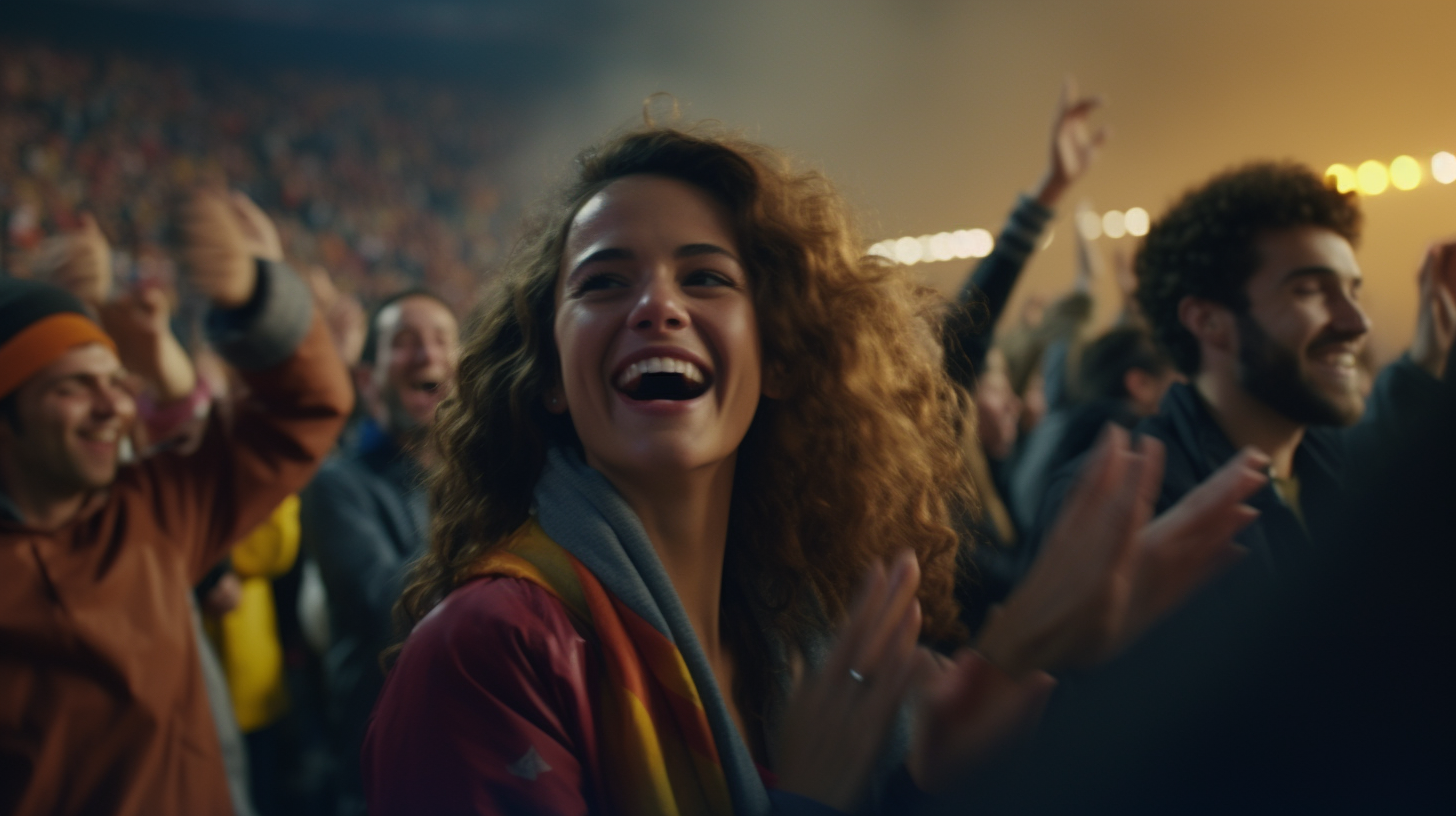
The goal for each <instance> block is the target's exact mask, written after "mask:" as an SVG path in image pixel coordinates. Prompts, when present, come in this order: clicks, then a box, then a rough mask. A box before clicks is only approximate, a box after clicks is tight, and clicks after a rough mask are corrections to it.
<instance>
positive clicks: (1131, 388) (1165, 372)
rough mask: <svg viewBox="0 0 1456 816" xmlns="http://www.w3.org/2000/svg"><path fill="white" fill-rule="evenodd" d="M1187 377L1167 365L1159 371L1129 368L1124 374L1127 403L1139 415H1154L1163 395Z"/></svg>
mask: <svg viewBox="0 0 1456 816" xmlns="http://www.w3.org/2000/svg"><path fill="white" fill-rule="evenodd" d="M1184 381H1185V378H1184V377H1183V375H1182V374H1181V373H1179V372H1178V369H1176V368H1174V367H1173V366H1171V365H1170V366H1166V367H1165V368H1163V369H1161V370H1159V371H1147V370H1144V369H1141V368H1129V369H1128V370H1127V373H1126V374H1124V375H1123V380H1122V382H1123V386H1124V387H1125V388H1126V389H1127V405H1128V407H1129V408H1131V409H1132V410H1133V412H1134V413H1136V414H1137V415H1138V416H1145V417H1146V416H1152V415H1153V414H1156V413H1157V412H1158V406H1159V405H1160V404H1161V403H1162V402H1163V396H1164V395H1165V394H1167V393H1168V389H1169V388H1172V387H1173V383H1175V382H1184Z"/></svg>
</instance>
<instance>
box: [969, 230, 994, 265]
mask: <svg viewBox="0 0 1456 816" xmlns="http://www.w3.org/2000/svg"><path fill="white" fill-rule="evenodd" d="M967 240H968V242H969V243H970V250H971V257H972V258H984V257H986V256H987V255H990V254H991V250H993V249H995V248H996V239H995V238H992V237H991V233H989V232H987V231H986V230H983V229H981V228H980V227H977V228H976V229H973V230H970V231H969V232H968V234H967Z"/></svg>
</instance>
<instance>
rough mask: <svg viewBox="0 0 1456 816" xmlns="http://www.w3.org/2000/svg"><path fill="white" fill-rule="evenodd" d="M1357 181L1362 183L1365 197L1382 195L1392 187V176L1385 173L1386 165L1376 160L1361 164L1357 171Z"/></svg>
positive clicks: (1361, 190)
mask: <svg viewBox="0 0 1456 816" xmlns="http://www.w3.org/2000/svg"><path fill="white" fill-rule="evenodd" d="M1355 180H1356V181H1358V182H1359V183H1360V192H1362V193H1364V194H1365V195H1380V194H1381V193H1383V192H1385V188H1386V187H1389V186H1390V174H1389V173H1387V172H1386V171H1385V165H1383V164H1381V163H1380V162H1378V161H1376V160H1374V159H1371V160H1370V161H1367V162H1361V163H1360V167H1359V169H1357V170H1356V171H1355Z"/></svg>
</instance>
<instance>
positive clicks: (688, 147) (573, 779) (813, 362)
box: [364, 128, 1257, 814]
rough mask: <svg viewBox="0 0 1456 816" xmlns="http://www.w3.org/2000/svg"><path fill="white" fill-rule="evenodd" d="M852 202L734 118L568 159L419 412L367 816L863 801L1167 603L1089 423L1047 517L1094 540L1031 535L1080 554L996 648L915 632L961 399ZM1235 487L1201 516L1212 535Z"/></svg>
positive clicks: (1122, 446)
mask: <svg viewBox="0 0 1456 816" xmlns="http://www.w3.org/2000/svg"><path fill="white" fill-rule="evenodd" d="M844 212H845V210H844V207H843V205H842V203H841V202H840V200H839V199H838V198H837V196H836V195H835V194H834V192H833V191H832V189H831V187H830V186H829V184H828V183H827V182H826V181H825V180H824V179H823V178H822V177H821V176H820V175H818V174H815V173H799V172H793V171H791V170H790V169H789V168H788V166H787V164H786V162H784V161H783V160H782V159H781V158H779V157H777V156H776V155H775V154H773V153H771V152H770V151H768V150H766V149H764V148H762V147H759V146H756V145H752V144H748V143H744V142H740V141H736V140H733V139H729V138H722V137H717V136H707V135H701V134H696V133H691V132H684V131H680V130H674V129H665V128H653V129H649V130H646V131H642V132H637V133H633V134H630V135H627V136H624V137H621V138H618V139H616V140H614V141H612V142H609V143H608V144H606V145H604V146H602V147H601V148H599V149H597V150H595V151H593V152H589V153H587V154H585V155H584V156H583V158H582V159H581V162H580V174H579V177H578V179H577V181H576V182H575V184H574V185H573V186H572V187H571V188H570V189H569V190H567V191H566V193H565V195H563V196H562V197H561V198H560V200H559V201H557V202H556V205H555V208H554V209H553V210H551V211H550V212H549V213H547V214H546V215H545V216H543V217H542V219H541V220H540V221H539V223H538V225H537V227H536V228H535V230H534V231H533V232H532V233H531V236H530V237H529V238H528V239H527V240H526V241H525V242H523V243H522V245H521V246H520V248H519V250H518V251H517V253H516V255H515V256H514V259H513V261H512V263H511V265H510V267H509V268H508V270H507V271H506V273H505V275H504V276H503V278H502V281H501V284H500V290H499V291H498V292H496V293H495V295H494V297H493V298H492V299H491V300H490V302H489V303H488V305H487V306H486V307H485V311H484V313H483V314H482V315H481V316H480V319H479V320H477V322H476V323H475V325H474V327H473V329H472V330H471V332H470V335H469V337H468V340H467V342H466V345H465V349H464V352H463V354H462V357H461V361H460V367H459V375H458V376H459V380H458V386H457V391H456V394H455V396H454V397H453V398H452V399H451V400H450V401H448V402H447V403H446V404H445V405H444V406H443V408H442V415H441V420H440V422H439V423H438V424H437V428H438V431H437V433H438V436H437V439H436V442H437V444H438V445H439V446H440V450H441V453H442V456H443V466H442V467H441V469H440V471H439V472H438V473H437V474H436V476H435V479H434V488H433V490H434V499H435V530H434V541H433V546H432V549H431V551H430V552H429V554H428V555H427V556H426V557H425V558H424V559H423V560H422V561H421V563H420V564H419V565H418V567H417V569H416V571H415V573H414V575H413V579H412V583H411V586H410V588H409V589H408V591H407V592H406V594H405V597H404V600H403V602H402V609H403V610H404V612H405V614H406V616H407V618H408V621H409V622H410V624H412V627H413V628H412V632H411V634H410V636H409V638H408V640H407V642H406V643H405V645H404V648H403V650H402V652H401V653H400V655H399V657H398V660H397V662H396V664H395V665H394V667H393V669H392V671H391V673H390V676H389V679H388V683H387V685H386V687H385V690H384V693H383V695H382V697H381V699H380V702H379V705H378V707H377V709H376V713H375V718H374V721H373V724H372V727H371V730H370V734H369V738H368V743H367V745H366V748H365V756H364V762H365V774H366V777H367V778H368V780H369V782H368V788H369V795H370V805H371V807H370V810H371V812H374V813H381V814H389V813H427V812H428V813H511V814H520V813H630V814H657V813H662V814H666V813H685V814H687V813H702V814H728V813H739V814H763V813H769V812H771V811H783V812H787V811H791V810H795V809H805V808H807V809H809V810H807V811H806V812H818V811H815V810H814V809H815V808H820V809H822V808H823V807H824V806H829V807H832V808H837V809H839V810H843V811H853V810H856V809H860V808H868V809H876V808H882V807H885V806H886V803H887V802H890V801H892V800H895V798H896V797H899V796H904V795H908V794H911V793H913V792H915V791H916V790H917V789H925V788H934V787H936V786H937V785H940V784H944V782H945V781H946V780H947V779H948V778H951V777H953V775H954V774H955V772H956V771H958V770H960V769H961V768H962V767H963V766H964V765H965V764H966V763H968V762H971V761H974V760H975V759H977V758H979V757H981V756H983V755H984V754H985V753H986V752H987V751H989V750H991V748H992V747H994V745H995V743H996V742H997V740H998V739H999V738H1000V737H1001V736H1002V735H1003V732H1004V731H1005V730H1006V729H1007V728H1009V727H1010V726H1012V725H1014V723H1015V721H1016V720H1017V718H1018V715H1019V714H1020V713H1021V712H1023V711H1024V710H1026V709H1027V708H1028V707H1030V706H1032V705H1034V701H1035V700H1036V699H1037V697H1038V695H1040V694H1042V693H1043V692H1044V691H1045V689H1046V687H1047V684H1048V682H1049V681H1048V679H1047V678H1046V676H1045V675H1043V674H1041V673H1040V672H1039V670H1040V669H1047V668H1055V667H1059V666H1062V665H1067V664H1071V663H1079V662H1081V663H1085V662H1089V661H1094V660H1096V659H1099V658H1100V657H1102V656H1105V655H1106V654H1108V653H1110V651H1111V650H1113V649H1115V648H1117V646H1119V645H1120V644H1121V643H1122V642H1124V641H1125V639H1126V638H1127V637H1128V636H1130V633H1135V632H1136V631H1137V630H1138V628H1140V626H1141V625H1143V623H1144V622H1145V621H1146V620H1148V619H1150V617H1149V616H1155V615H1156V614H1157V613H1158V612H1160V611H1161V608H1162V607H1159V606H1158V605H1157V604H1150V603H1144V602H1143V601H1141V600H1140V596H1139V595H1138V593H1136V592H1133V593H1131V594H1128V593H1121V594H1120V593H1119V591H1118V590H1117V587H1120V586H1125V585H1126V584H1128V581H1126V580H1121V581H1119V580H1117V579H1118V578H1119V574H1118V571H1119V570H1121V571H1122V573H1120V577H1121V578H1124V579H1125V578H1126V577H1127V575H1128V574H1130V572H1131V571H1134V570H1135V567H1136V566H1137V565H1136V564H1134V563H1133V562H1134V561H1135V560H1136V559H1137V558H1138V556H1137V555H1136V553H1137V552H1142V551H1144V550H1150V549H1152V550H1156V549H1157V548H1158V546H1160V544H1159V540H1154V539H1156V536H1154V537H1153V538H1149V535H1148V531H1147V530H1144V529H1143V527H1142V523H1141V522H1142V521H1143V520H1145V519H1146V515H1145V512H1144V511H1145V506H1146V501H1145V496H1146V494H1147V487H1148V485H1149V484H1156V481H1152V482H1149V479H1153V480H1156V479H1157V472H1158V463H1159V460H1158V452H1157V451H1156V450H1152V449H1147V450H1142V451H1138V450H1132V449H1130V448H1129V447H1128V445H1127V442H1126V440H1125V439H1123V438H1112V439H1109V440H1108V441H1107V442H1106V443H1105V444H1104V445H1103V448H1102V451H1101V454H1100V455H1099V456H1098V458H1097V460H1096V462H1095V463H1094V466H1093V468H1091V470H1092V471H1093V472H1092V473H1091V474H1090V475H1089V476H1088V477H1087V478H1086V479H1085V480H1084V485H1083V486H1082V489H1081V492H1080V494H1079V496H1077V497H1074V499H1073V500H1072V501H1071V502H1070V503H1069V510H1068V513H1069V515H1070V516H1072V517H1074V518H1073V519H1072V521H1070V522H1068V524H1067V525H1064V527H1069V528H1070V529H1071V530H1073V531H1075V532H1081V531H1085V530H1097V531H1098V533H1097V534H1096V535H1097V536H1098V538H1097V541H1095V542H1092V541H1088V540H1087V536H1085V535H1083V536H1082V540H1081V541H1079V542H1077V545H1076V546H1075V547H1073V546H1060V547H1059V546H1058V545H1057V543H1056V542H1055V541H1052V542H1049V543H1048V550H1047V551H1048V552H1057V553H1061V552H1063V551H1066V552H1067V553H1071V555H1067V556H1053V557H1051V561H1050V566H1043V567H1041V568H1040V569H1041V570H1042V572H1041V573H1039V574H1037V575H1034V576H1033V577H1032V578H1031V579H1029V581H1028V587H1027V589H1026V591H1024V592H1022V593H1020V594H1019V595H1018V596H1016V597H1013V599H1012V601H1011V602H1009V603H1008V605H1007V607H1006V608H1005V610H1004V611H1003V612H1002V613H1001V614H1000V615H999V616H998V617H997V619H996V620H995V621H993V623H992V624H991V625H990V626H988V628H987V630H986V631H985V634H984V635H983V639H982V642H981V653H982V654H985V655H986V656H987V657H989V658H990V662H987V661H986V660H985V659H983V658H981V657H980V656H979V655H978V654H976V653H969V652H966V653H963V654H962V655H961V656H960V658H959V659H958V660H955V661H944V660H941V661H937V660H936V659H934V658H932V657H931V656H930V655H929V653H927V652H925V651H924V650H922V649H918V648H917V646H916V644H917V641H918V640H919V639H921V638H926V639H939V640H943V639H945V638H947V637H953V636H954V635H956V631H955V627H956V623H955V620H956V610H955V608H954V603H953V601H952V584H953V578H954V576H953V574H952V571H953V569H954V564H955V548H956V537H955V534H954V532H953V531H952V529H951V527H950V526H949V524H948V519H950V518H951V517H952V513H953V512H955V511H957V510H959V509H963V507H962V505H963V504H964V503H967V502H970V501H972V497H970V496H968V495H966V493H965V490H964V488H963V487H960V486H962V485H965V484H966V483H967V482H966V479H965V474H964V471H963V462H962V458H961V455H960V453H959V451H960V444H961V440H959V439H958V438H957V436H958V428H960V427H961V424H960V422H959V417H960V416H961V415H962V413H961V412H962V410H963V409H964V407H965V402H964V399H965V398H964V395H963V393H961V392H959V391H958V390H957V389H956V388H955V386H953V385H952V384H951V383H950V381H949V380H948V379H947V377H946V376H945V374H944V373H943V366H942V364H941V360H940V358H939V356H938V354H937V352H936V351H935V338H936V337H937V336H938V335H937V333H936V331H935V328H934V320H935V311H934V310H935V302H934V300H933V299H932V298H930V297H929V296H928V295H927V293H926V292H925V291H924V290H922V289H921V288H919V287H917V286H916V285H914V284H913V283H912V281H911V280H910V278H909V277H908V275H906V274H905V273H904V272H903V271H902V270H900V269H897V268H895V267H893V266H892V265H890V264H888V263H886V262H884V261H883V260H882V259H878V258H867V257H865V256H864V254H863V250H862V243H861V241H860V240H859V237H858V235H856V234H855V232H854V231H853V230H852V229H851V228H850V225H849V224H848V221H847V218H846V216H845V214H844ZM1245 470H1247V468H1245ZM1256 478H1257V475H1255V476H1253V477H1249V476H1247V475H1246V474H1242V473H1240V474H1235V476H1234V477H1228V478H1226V479H1225V482H1226V483H1227V484H1226V485H1225V486H1224V487H1223V488H1221V492H1219V493H1218V494H1217V495H1216V496H1213V498H1214V499H1216V501H1212V502H1209V501H1205V505H1209V506H1212V508H1213V509H1211V510H1210V509H1207V508H1204V509H1203V510H1202V511H1201V513H1202V515H1200V516H1199V517H1198V518H1197V519H1195V521H1197V522H1198V523H1200V524H1204V525H1205V526H1207V522H1209V521H1210V519H1213V518H1214V517H1217V519H1218V520H1220V522H1221V523H1224V525H1225V526H1232V525H1234V524H1236V523H1237V522H1238V521H1239V520H1240V519H1242V518H1243V517H1242V515H1241V514H1240V512H1239V511H1238V510H1237V502H1238V500H1239V498H1240V496H1239V495H1237V494H1238V493H1239V491H1241V490H1243V489H1244V482H1245V481H1248V480H1249V479H1256ZM1160 521H1161V520H1160ZM1175 521H1176V520H1175ZM1169 527H1171V525H1165V528H1169ZM1149 529H1151V528H1149ZM1188 529H1189V527H1188V525H1187V524H1183V525H1182V526H1179V527H1177V529H1173V530H1171V531H1169V530H1165V531H1164V533H1162V536H1163V538H1164V539H1166V538H1168V537H1169V536H1173V535H1174V534H1178V535H1181V534H1183V533H1186V531H1187V530H1188ZM1216 532H1217V531H1214V532H1213V533H1209V534H1208V535H1216ZM1073 537H1074V536H1071V535H1070V534H1069V533H1068V532H1067V531H1065V530H1064V531H1063V532H1062V533H1061V534H1060V538H1061V539H1069V538H1073ZM1052 538H1053V539H1057V538H1058V535H1057V534H1054V535H1053V536H1052ZM1205 538H1206V539H1207V535H1206V536H1205ZM1180 546H1184V547H1186V546H1189V545H1187V544H1186V543H1181V544H1180ZM1198 546H1202V547H1203V549H1204V550H1207V552H1208V553H1209V554H1210V555H1209V557H1210V558H1211V557H1213V555H1215V554H1216V549H1217V547H1219V546H1222V542H1214V541H1212V540H1211V539H1208V540H1206V541H1205V542H1204V543H1202V544H1199V545H1198ZM1087 553H1091V555H1090V556H1089V555H1087ZM1059 558H1060V560H1059ZM1089 558H1090V559H1092V561H1093V562H1095V566H1094V567H1089V566H1088V559H1089ZM1079 559H1080V560H1079ZM1204 560H1205V561H1206V560H1207V558H1205V559H1204ZM1069 565H1070V566H1069ZM1072 567H1075V568H1072ZM1059 570H1060V571H1059ZM1089 576H1090V577H1089ZM1191 581H1192V579H1190V582H1191ZM1158 603H1162V602H1161V601H1159V602H1158ZM1155 607H1156V608H1155ZM993 664H994V665H995V666H996V668H993V667H992V665H993ZM917 683H918V684H922V686H923V687H924V689H923V693H922V694H919V695H916V699H917V701H918V702H917V703H916V705H917V706H918V713H919V717H918V719H916V720H915V721H914V722H913V723H912V722H911V717H909V716H901V712H902V711H905V710H906V706H905V705H904V702H905V700H906V699H907V691H908V690H909V689H910V688H911V687H912V685H914V684H917Z"/></svg>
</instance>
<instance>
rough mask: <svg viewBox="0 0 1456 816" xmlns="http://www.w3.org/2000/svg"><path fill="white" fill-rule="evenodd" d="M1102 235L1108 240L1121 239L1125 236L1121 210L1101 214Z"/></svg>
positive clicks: (1125, 229)
mask: <svg viewBox="0 0 1456 816" xmlns="http://www.w3.org/2000/svg"><path fill="white" fill-rule="evenodd" d="M1102 234H1103V235H1106V236H1107V237H1108V238H1121V237H1122V236H1124V235H1126V234H1127V224H1126V223H1125V221H1124V220H1123V216H1122V210H1108V211H1107V212H1105V213H1103V214H1102Z"/></svg>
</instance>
